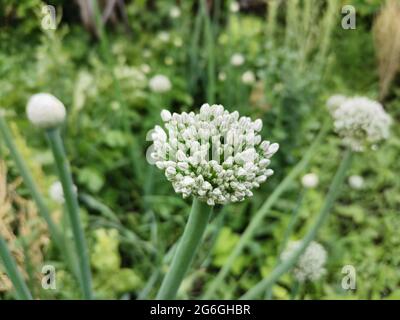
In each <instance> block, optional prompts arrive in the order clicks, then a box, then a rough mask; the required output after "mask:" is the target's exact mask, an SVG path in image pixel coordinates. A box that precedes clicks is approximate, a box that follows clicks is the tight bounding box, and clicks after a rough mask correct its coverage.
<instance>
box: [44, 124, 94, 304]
mask: <svg viewBox="0 0 400 320" xmlns="http://www.w3.org/2000/svg"><path fill="white" fill-rule="evenodd" d="M46 133H47V138H48V141H49V144H50V147H51V149H52V151H53V155H54V159H55V164H56V167H57V171H58V175H59V178H60V182H61V184H62V187H63V191H64V198H65V204H66V207H67V212H68V214H69V220H70V223H71V228H72V232H73V235H74V240H75V247H76V251H77V254H78V258H79V266H80V274H81V277H80V278H81V279H80V280H81V286H82V290H83V294H84V297H85V298H86V299H92V298H93V294H92V280H91V278H92V276H91V271H90V262H89V258H88V249H87V245H86V239H85V235H84V232H83V228H82V224H81V219H80V215H79V205H78V198H77V195H76V192H75V190H74V185H73V182H72V176H71V172H70V169H69V164H68V162H67V157H66V154H65V150H64V145H63V142H62V139H61V135H60V130H59V129H51V130H47V131H46Z"/></svg>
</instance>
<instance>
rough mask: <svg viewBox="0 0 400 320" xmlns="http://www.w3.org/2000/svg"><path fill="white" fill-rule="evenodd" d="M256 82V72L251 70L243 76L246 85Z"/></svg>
mask: <svg viewBox="0 0 400 320" xmlns="http://www.w3.org/2000/svg"><path fill="white" fill-rule="evenodd" d="M255 81H256V76H255V75H254V72H253V71H251V70H248V71H246V72H244V73H243V74H242V82H243V83H244V84H253V83H254V82H255Z"/></svg>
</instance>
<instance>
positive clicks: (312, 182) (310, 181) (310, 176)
mask: <svg viewBox="0 0 400 320" xmlns="http://www.w3.org/2000/svg"><path fill="white" fill-rule="evenodd" d="M318 183H319V178H318V175H316V174H315V173H307V174H305V175H304V176H303V177H302V178H301V184H302V185H303V187H304V188H306V189H312V188H316V187H317V186H318Z"/></svg>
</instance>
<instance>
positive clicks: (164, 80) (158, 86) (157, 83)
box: [149, 74, 172, 93]
mask: <svg viewBox="0 0 400 320" xmlns="http://www.w3.org/2000/svg"><path fill="white" fill-rule="evenodd" d="M149 86H150V90H151V91H153V92H157V93H163V92H167V91H169V90H171V88H172V84H171V81H170V80H169V79H168V77H166V76H164V75H162V74H158V75H155V76H154V77H152V78H151V79H150V81H149Z"/></svg>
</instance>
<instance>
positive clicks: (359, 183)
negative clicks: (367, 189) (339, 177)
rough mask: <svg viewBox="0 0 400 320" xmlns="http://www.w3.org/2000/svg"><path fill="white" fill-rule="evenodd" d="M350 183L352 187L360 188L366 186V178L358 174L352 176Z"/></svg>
mask: <svg viewBox="0 0 400 320" xmlns="http://www.w3.org/2000/svg"><path fill="white" fill-rule="evenodd" d="M349 185H350V187H351V188H352V189H355V190H360V189H362V188H363V187H364V178H363V177H361V176H357V175H353V176H350V177H349Z"/></svg>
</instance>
